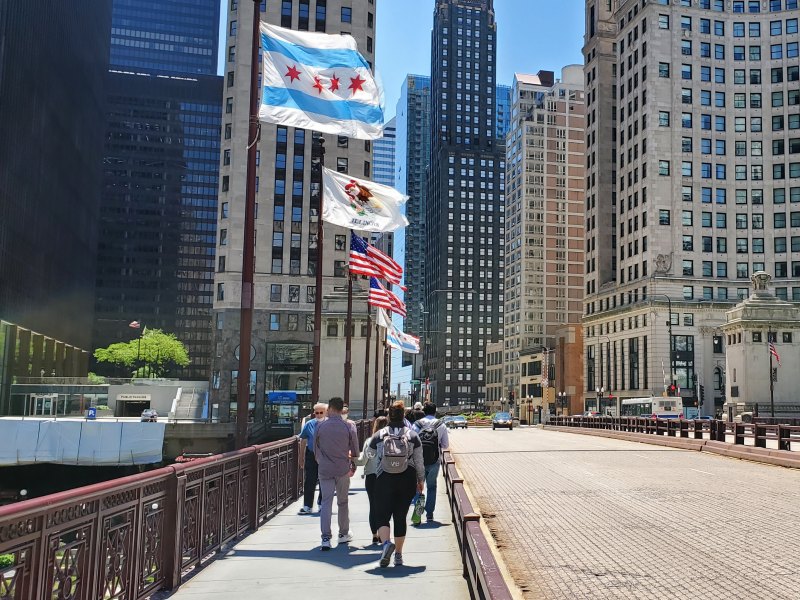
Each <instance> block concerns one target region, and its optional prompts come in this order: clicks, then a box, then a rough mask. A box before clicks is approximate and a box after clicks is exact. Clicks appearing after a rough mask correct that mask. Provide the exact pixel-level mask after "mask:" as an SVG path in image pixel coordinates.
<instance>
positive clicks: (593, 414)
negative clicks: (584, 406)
mask: <svg viewBox="0 0 800 600" xmlns="http://www.w3.org/2000/svg"><path fill="white" fill-rule="evenodd" d="M583 416H584V417H602V416H603V415H601V414H600V413H599V412H597V411H596V410H587V411H585V412H584V413H583Z"/></svg>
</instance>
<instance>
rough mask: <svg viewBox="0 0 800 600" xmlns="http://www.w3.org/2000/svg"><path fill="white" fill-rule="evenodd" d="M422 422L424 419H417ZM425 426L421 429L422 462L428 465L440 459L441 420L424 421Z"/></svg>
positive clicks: (419, 422)
mask: <svg viewBox="0 0 800 600" xmlns="http://www.w3.org/2000/svg"><path fill="white" fill-rule="evenodd" d="M417 423H418V424H420V425H421V424H422V423H423V421H417ZM424 423H425V427H423V428H421V429H420V430H419V434H418V435H419V441H420V442H422V459H423V460H422V462H423V463H424V464H425V466H426V467H429V466H431V465H432V464H435V463H436V461H438V460H439V425H441V421H439V419H436V420H435V421H430V422H429V421H424Z"/></svg>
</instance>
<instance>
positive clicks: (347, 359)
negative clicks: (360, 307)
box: [344, 273, 353, 406]
mask: <svg viewBox="0 0 800 600" xmlns="http://www.w3.org/2000/svg"><path fill="white" fill-rule="evenodd" d="M344 328H345V331H346V332H347V335H346V337H345V345H344V405H345V406H350V379H351V378H352V376H353V362H352V354H353V276H352V275H351V274H350V273H348V274H347V319H345V324H344Z"/></svg>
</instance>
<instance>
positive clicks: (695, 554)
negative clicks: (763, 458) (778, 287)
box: [450, 427, 800, 600]
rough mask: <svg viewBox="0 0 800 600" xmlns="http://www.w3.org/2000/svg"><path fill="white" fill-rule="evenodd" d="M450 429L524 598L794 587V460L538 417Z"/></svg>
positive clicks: (762, 595) (789, 592)
mask: <svg viewBox="0 0 800 600" xmlns="http://www.w3.org/2000/svg"><path fill="white" fill-rule="evenodd" d="M450 439H451V447H452V450H453V454H454V458H455V460H456V464H457V465H458V468H459V470H460V472H461V473H462V475H463V476H464V479H465V481H466V482H467V483H468V484H469V488H470V490H471V493H472V495H473V497H474V499H475V501H476V503H477V505H478V506H479V507H480V509H481V512H482V513H483V516H484V519H485V520H486V522H487V523H488V525H489V528H490V530H491V531H492V535H493V536H494V537H495V539H496V541H497V544H498V546H499V547H500V552H501V555H502V557H503V559H504V561H505V563H506V565H507V566H508V568H509V570H510V572H511V574H512V576H513V577H514V580H515V582H516V584H517V585H518V586H519V587H520V588H521V589H522V590H523V595H524V597H525V598H531V599H533V598H535V599H556V598H558V599H560V598H564V599H587V600H588V599H591V600H601V599H606V598H608V599H611V598H614V599H616V598H635V599H651V598H652V599H654V600H656V599H658V600H661V599H665V598H670V599H672V598H687V599H688V598H692V599H696V598H703V599H708V598H715V599H716V598H720V599H726V598H730V599H751V598H752V599H759V600H762V599H763V600H766V599H786V600H796V599H797V598H800V545H799V544H798V540H799V539H800V538H798V533H797V525H798V523H800V471H797V470H792V469H785V468H782V467H774V466H770V465H764V464H757V463H750V462H746V461H740V460H734V459H730V458H723V457H719V456H715V455H711V454H707V453H700V452H695V451H684V450H675V449H671V448H665V447H661V446H651V445H647V444H639V443H634V442H626V441H621V440H614V439H608V438H599V437H593V436H586V435H575V434H570V433H562V432H555V431H548V430H543V429H539V428H525V427H521V428H515V429H514V430H513V431H507V430H498V431H491V430H487V429H482V430H480V429H474V430H473V429H469V430H466V431H463V432H462V431H459V432H456V433H455V434H454V435H452V436H451V438H450Z"/></svg>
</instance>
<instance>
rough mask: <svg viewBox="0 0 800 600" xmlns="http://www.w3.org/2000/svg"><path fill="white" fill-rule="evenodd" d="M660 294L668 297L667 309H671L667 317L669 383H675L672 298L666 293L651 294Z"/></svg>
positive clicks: (661, 296)
mask: <svg viewBox="0 0 800 600" xmlns="http://www.w3.org/2000/svg"><path fill="white" fill-rule="evenodd" d="M656 296H658V297H659V298H666V299H667V307H668V308H667V310H668V311H669V318H668V319H667V327H668V328H669V384H668V385H672V384H673V383H675V338H673V337H672V299H671V298H670V297H669V296H667V295H666V294H650V298H651V299H652V298H654V297H656Z"/></svg>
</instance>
